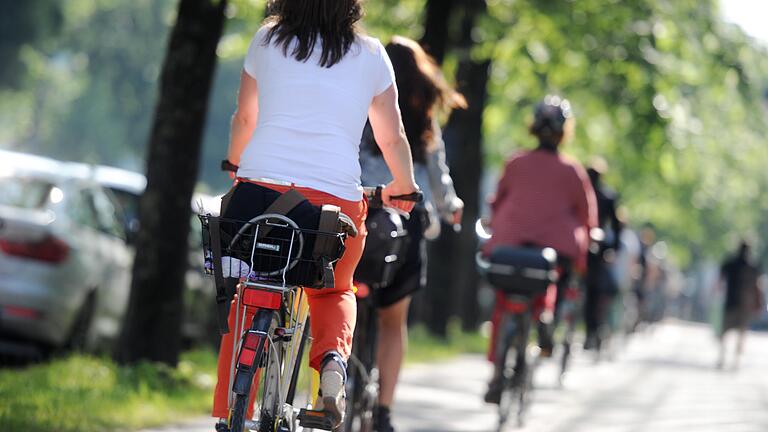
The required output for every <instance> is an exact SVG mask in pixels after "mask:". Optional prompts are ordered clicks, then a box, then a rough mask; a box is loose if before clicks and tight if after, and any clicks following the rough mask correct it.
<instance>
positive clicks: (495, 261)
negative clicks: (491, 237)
mask: <svg viewBox="0 0 768 432" xmlns="http://www.w3.org/2000/svg"><path fill="white" fill-rule="evenodd" d="M556 265H557V253H555V251H554V250H553V249H551V248H544V249H542V248H534V247H518V246H499V247H497V248H495V249H493V251H492V252H491V254H490V256H489V257H488V258H487V261H486V264H485V268H484V270H485V273H486V276H487V278H488V282H490V283H491V285H493V287H494V288H496V289H498V290H501V291H503V292H504V293H507V294H511V295H536V294H541V293H543V292H544V291H546V289H547V287H549V285H550V284H551V283H553V282H555V281H556V280H557V271H556Z"/></svg>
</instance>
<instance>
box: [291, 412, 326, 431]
mask: <svg viewBox="0 0 768 432" xmlns="http://www.w3.org/2000/svg"><path fill="white" fill-rule="evenodd" d="M296 418H298V419H299V425H300V426H301V427H304V428H308V429H321V430H327V431H329V430H333V426H334V418H333V417H332V416H330V415H329V414H328V413H326V412H325V411H315V410H308V409H303V408H302V409H301V410H300V411H299V415H298V416H297V417H296Z"/></svg>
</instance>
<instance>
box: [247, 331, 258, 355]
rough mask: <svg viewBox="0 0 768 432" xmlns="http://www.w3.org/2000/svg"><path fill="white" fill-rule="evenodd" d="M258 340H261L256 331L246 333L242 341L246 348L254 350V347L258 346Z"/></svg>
mask: <svg viewBox="0 0 768 432" xmlns="http://www.w3.org/2000/svg"><path fill="white" fill-rule="evenodd" d="M260 340H261V336H260V335H257V334H256V333H246V334H245V340H244V341H243V346H244V347H246V348H248V349H249V350H253V351H256V349H257V348H258V347H259V341H260Z"/></svg>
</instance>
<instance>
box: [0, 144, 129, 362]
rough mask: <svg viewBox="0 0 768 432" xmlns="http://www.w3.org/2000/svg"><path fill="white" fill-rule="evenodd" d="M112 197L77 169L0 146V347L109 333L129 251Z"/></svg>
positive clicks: (86, 340)
mask: <svg viewBox="0 0 768 432" xmlns="http://www.w3.org/2000/svg"><path fill="white" fill-rule="evenodd" d="M113 202H114V198H112V197H110V196H109V192H108V191H106V190H105V189H104V188H102V187H101V186H100V185H99V184H98V183H97V182H95V181H93V180H92V179H91V178H90V176H89V173H88V170H84V169H83V168H82V167H81V166H78V165H72V164H66V163H61V162H57V161H54V160H52V159H47V158H42V157H36V156H30V155H24V154H19V153H13V152H6V151H0V341H2V343H0V350H3V351H10V352H11V353H13V354H32V353H40V352H44V351H48V350H50V349H51V348H61V347H78V348H81V347H87V346H92V345H96V344H98V343H99V342H100V341H101V340H108V339H114V338H115V337H116V336H117V334H118V332H119V330H120V325H121V320H122V316H123V314H124V312H125V308H126V306H127V301H128V292H129V284H130V270H131V264H132V261H133V260H132V257H133V254H132V252H131V250H130V248H129V247H128V246H127V245H126V242H125V239H126V237H125V231H124V229H123V223H122V221H121V219H120V218H119V214H118V213H117V210H116V207H115V205H114V204H113Z"/></svg>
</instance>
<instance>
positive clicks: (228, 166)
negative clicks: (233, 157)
mask: <svg viewBox="0 0 768 432" xmlns="http://www.w3.org/2000/svg"><path fill="white" fill-rule="evenodd" d="M238 169H240V167H239V166H237V165H235V164H233V163H232V162H230V161H229V159H224V160H223V161H221V170H222V171H232V172H237V170H238Z"/></svg>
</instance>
